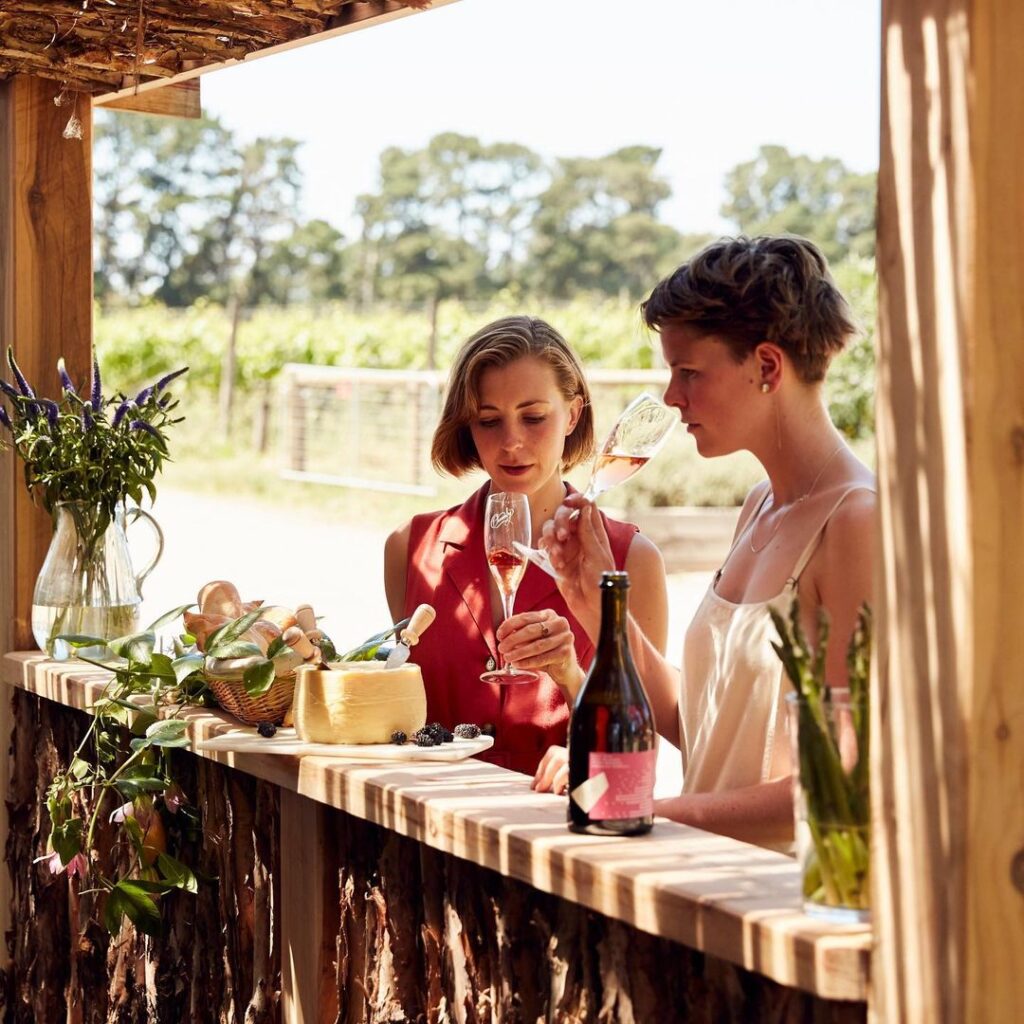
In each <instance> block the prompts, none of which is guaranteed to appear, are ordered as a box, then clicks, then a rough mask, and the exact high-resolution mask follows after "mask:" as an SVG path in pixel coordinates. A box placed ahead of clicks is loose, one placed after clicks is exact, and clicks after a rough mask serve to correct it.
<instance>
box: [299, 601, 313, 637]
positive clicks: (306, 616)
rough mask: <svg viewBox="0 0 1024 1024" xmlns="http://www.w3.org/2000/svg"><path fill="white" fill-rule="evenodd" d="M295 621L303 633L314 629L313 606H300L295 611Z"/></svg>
mask: <svg viewBox="0 0 1024 1024" xmlns="http://www.w3.org/2000/svg"><path fill="white" fill-rule="evenodd" d="M295 621H296V622H297V623H298V625H299V628H300V629H301V630H302V632H303V633H308V632H309V631H310V630H311V629H316V616H315V615H314V614H313V606H312V605H311V604H300V605H299V606H298V608H296V609H295Z"/></svg>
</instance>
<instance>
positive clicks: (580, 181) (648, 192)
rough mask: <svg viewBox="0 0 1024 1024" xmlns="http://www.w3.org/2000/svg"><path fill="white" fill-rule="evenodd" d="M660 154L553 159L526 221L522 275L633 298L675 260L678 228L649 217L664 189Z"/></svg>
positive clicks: (635, 149) (638, 151)
mask: <svg viewBox="0 0 1024 1024" xmlns="http://www.w3.org/2000/svg"><path fill="white" fill-rule="evenodd" d="M660 156H661V150H658V149H654V148H651V147H649V146H630V147H627V148H624V149H620V150H617V151H616V152H614V153H610V154H609V155H608V156H605V157H599V158H585V157H575V158H570V159H563V160H559V161H557V163H556V167H555V171H554V173H553V175H552V180H551V184H550V185H549V186H548V188H547V189H546V190H545V191H544V192H543V193H542V194H541V195H540V197H539V199H538V209H537V213H536V215H535V216H534V219H533V224H532V239H531V244H530V255H529V259H528V261H527V267H526V276H527V278H528V279H529V280H530V281H531V282H532V284H533V287H534V290H535V291H536V292H538V293H540V294H544V295H551V296H554V297H556V298H568V297H570V296H572V295H576V294H578V293H579V292H581V291H584V292H585V291H602V292H605V293H610V294H616V293H624V294H628V295H632V296H634V297H635V298H637V299H639V298H640V297H641V296H643V295H644V294H645V293H646V292H647V291H649V290H650V288H651V287H652V286H653V284H654V283H655V282H656V281H657V280H658V279H659V278H661V277H662V276H664V275H665V274H666V273H667V272H668V271H670V270H671V269H672V268H673V267H674V266H676V265H677V264H678V263H679V262H680V259H679V257H678V252H679V249H680V236H679V233H678V232H677V231H676V230H675V229H674V228H671V227H669V226H668V225H667V224H662V223H661V222H659V221H658V219H657V216H656V211H657V208H658V205H659V204H660V203H661V202H662V201H664V200H665V199H667V198H668V197H669V196H670V195H671V189H670V188H669V185H668V183H667V182H666V181H664V180H663V179H662V178H660V177H658V176H657V174H656V165H657V162H658V159H659V157H660Z"/></svg>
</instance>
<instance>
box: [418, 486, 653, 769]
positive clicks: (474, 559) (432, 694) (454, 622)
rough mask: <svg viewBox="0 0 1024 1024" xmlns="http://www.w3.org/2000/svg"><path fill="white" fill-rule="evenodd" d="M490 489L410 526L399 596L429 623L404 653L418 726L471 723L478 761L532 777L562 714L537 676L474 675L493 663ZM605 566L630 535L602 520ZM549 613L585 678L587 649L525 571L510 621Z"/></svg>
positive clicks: (549, 684)
mask: <svg viewBox="0 0 1024 1024" xmlns="http://www.w3.org/2000/svg"><path fill="white" fill-rule="evenodd" d="M489 488H490V484H489V483H487V484H484V486H483V487H482V488H481V489H480V490H478V491H477V492H476V493H475V494H473V495H471V496H470V497H469V498H468V499H467V500H466V502H465V503H464V504H462V505H459V506H456V507H455V508H451V509H448V510H447V511H445V512H430V513H427V514H425V515H419V516H416V517H415V518H414V519H413V520H412V524H411V527H410V533H409V557H408V565H407V575H406V586H405V614H406V615H409V614H411V612H412V610H413V609H414V608H415V607H416V606H417V605H419V604H422V603H424V602H426V603H427V604H430V605H433V606H434V609H435V610H436V612H437V620H436V622H435V623H434V625H433V627H432V628H431V629H429V630H428V631H427V632H426V633H424V635H423V639H422V640H421V641H420V643H419V644H417V645H416V646H415V647H414V648H413V649H412V656H411V660H412V661H415V662H416V663H417V664H418V665H419V666H420V668H421V669H422V670H423V681H424V684H425V686H426V690H427V721H428V722H441V723H442V724H443V725H445V726H447V727H448V728H449V729H452V728H454V727H455V726H456V725H458V724H459V723H460V722H472V723H475V724H476V725H479V726H480V727H481V728H482V729H483V730H484V731H485V732H487V733H489V734H491V735H493V736H494V746H493V747H492V748H491V749H490V750H489V751H487V752H486V753H484V754H482V755H480V756H481V759H482V760H485V761H490V762H492V763H493V764H498V765H501V766H502V767H504V768H511V769H513V770H514V771H518V772H525V773H527V774H530V775H532V774H533V773H534V772H535V771H536V769H537V765H538V763H539V762H540V759H541V757H542V755H543V754H544V751H545V750H547V748H548V747H549V746H552V745H553V744H558V745H564V744H565V740H566V732H567V727H568V723H569V707H568V705H567V704H566V702H565V698H564V697H563V696H562V692H561V691H560V690H559V689H558V687H557V686H556V685H555V684H554V682H553V681H552V680H551V679H550V678H549V677H548V676H546V675H543V674H542V676H541V679H540V681H539V682H538V683H525V684H517V685H514V686H500V685H499V684H497V683H482V682H481V681H480V678H479V677H480V673H481V672H485V671H488V670H489V669H493V668H494V667H495V666H496V665H497V663H498V651H497V643H496V641H495V637H494V627H493V626H492V624H491V623H492V613H491V598H490V570H489V569H488V566H487V560H486V558H485V553H484V531H483V519H484V512H483V509H484V503H485V501H486V499H487V493H488V490H489ZM602 518H603V519H604V525H605V528H606V529H607V531H608V539H609V540H610V541H611V548H612V555H613V557H614V559H615V566H616V568H618V569H621V568H623V567H624V566H625V563H626V554H627V552H628V551H629V545H630V543H631V541H632V540H633V537H634V535H635V534H636V533H637V527H635V526H633V525H632V524H630V523H620V522H618V521H617V520H614V519H609V518H608V517H607V516H605V515H603V513H602ZM534 608H551V609H553V610H554V611H556V612H557V613H558V614H559V615H564V616H565V617H566V618H567V619H568V620H569V623H570V625H571V627H572V631H573V635H574V637H575V639H576V658H577V660H578V661H579V663H580V665H581V666H582V667H583V668H584V670H585V669H587V668H589V666H590V662H591V660H592V658H593V656H594V645H593V644H592V643H591V642H590V638H589V637H588V636H587V634H586V631H585V630H584V629H583V627H582V626H581V625H580V624H579V623H578V622H577V621H576V619H575V618H574V617H573V615H572V613H571V612H570V611H569V609H568V607H567V606H566V603H565V600H564V598H563V597H562V595H561V594H560V593H559V592H558V588H557V587H556V586H555V581H554V580H553V579H552V578H551V577H550V576H548V575H547V573H545V572H543V571H542V570H541V569H538V568H537V567H536V566H535V565H529V566H528V567H527V569H526V573H525V575H524V576H523V581H522V583H521V584H520V586H519V590H518V592H517V594H516V603H515V610H516V612H524V611H530V610H531V609H534Z"/></svg>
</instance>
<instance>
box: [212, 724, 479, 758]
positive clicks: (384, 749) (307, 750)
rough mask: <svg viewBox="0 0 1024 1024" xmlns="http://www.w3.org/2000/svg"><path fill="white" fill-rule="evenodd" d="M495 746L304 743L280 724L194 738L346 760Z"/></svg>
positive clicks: (225, 746)
mask: <svg viewBox="0 0 1024 1024" xmlns="http://www.w3.org/2000/svg"><path fill="white" fill-rule="evenodd" d="M492 746H494V738H493V737H492V736H477V737H476V738H475V739H471V740H469V739H462V738H461V737H458V736H456V737H455V739H453V740H452V741H451V742H450V743H442V744H441V745H440V746H438V747H418V746H416V744H415V743H413V742H412V741H409V742H407V743H403V744H401V745H399V744H398V743H306V742H305V741H304V740H300V739H299V737H298V736H297V735H296V733H295V730H294V729H290V728H284V727H282V728H280V729H278V730H277V732H276V733H274V735H273V736H269V737H266V736H260V735H259V733H258V732H257V731H256V729H255V728H238V729H232V730H231V732H226V733H221V734H220V735H218V736H211V737H209V738H208V739H204V740H197V741H196V749H197V750H225V751H231V752H233V753H238V754H291V755H293V756H294V757H341V758H344V759H345V760H347V761H463V760H465V759H466V758H467V757H475V756H476V755H477V754H482V753H483V752H484V751H485V750H489V749H490V748H491V747H492Z"/></svg>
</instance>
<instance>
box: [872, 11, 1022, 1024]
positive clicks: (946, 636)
mask: <svg viewBox="0 0 1024 1024" xmlns="http://www.w3.org/2000/svg"><path fill="white" fill-rule="evenodd" d="M1022 41H1024V6H1022V5H1021V4H1020V3H1019V0H887V2H886V3H885V4H884V11H883V43H884V52H883V89H882V94H883V121H882V146H881V167H880V176H879V235H878V258H879V281H880V303H879V348H880V361H879V405H878V447H879V485H880V504H881V508H882V562H883V571H882V574H881V586H880V592H879V595H878V597H879V600H878V605H879V616H878V619H879V626H880V630H879V633H880V644H879V657H878V665H879V671H878V693H877V699H876V700H875V702H874V723H873V724H874V728H875V736H876V737H877V740H876V742H875V744H874V747H873V751H872V755H873V764H872V770H873V778H874V787H875V788H874V813H875V836H876V848H875V860H874V865H875V872H874V874H875V901H874V906H875V922H876V949H875V956H874V960H873V965H872V979H873V988H874V996H873V1016H874V1018H875V1019H877V1020H882V1021H885V1022H888V1024H892V1022H904V1021H906V1022H911V1021H915V1022H916V1021H928V1022H929V1024H944V1022H957V1024H959V1022H973V1021H997V1020H998V1021H1003V1020H1014V1019H1016V1018H1017V1016H1019V1013H1020V1005H1021V1002H1022V999H1024V974H1022V972H1021V968H1020V965H1021V963H1022V962H1024V815H1022V813H1021V807H1022V806H1024V683H1022V678H1024V572H1022V568H1021V567H1022V566H1024V530H1022V527H1024V240H1022V228H1024V182H1022V179H1021V177H1020V165H1021V161H1022V158H1024V65H1022V64H1021V62H1020V50H1021V45H1022Z"/></svg>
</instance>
